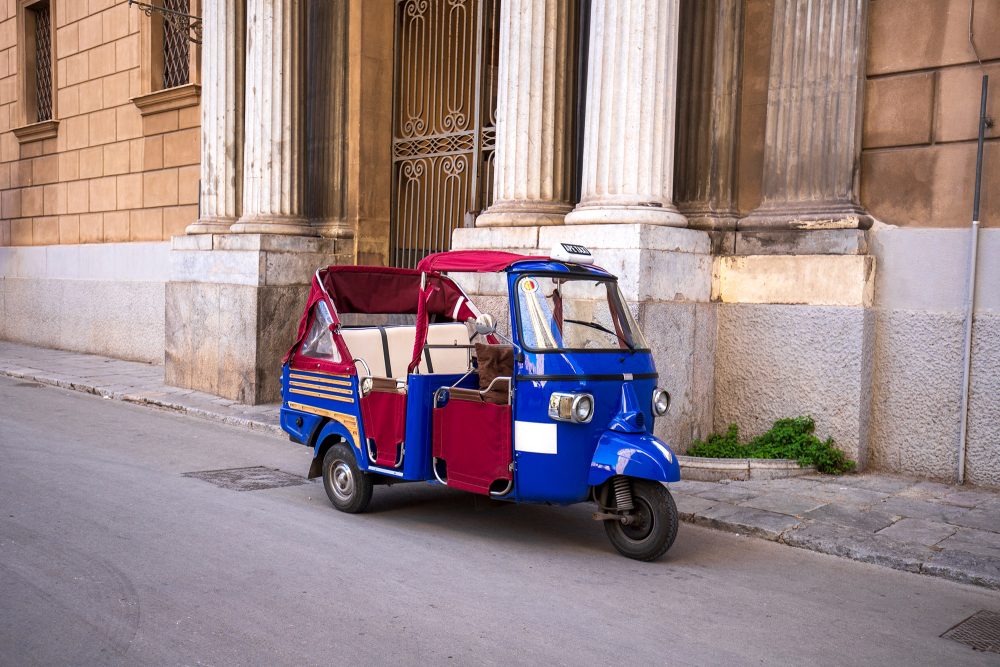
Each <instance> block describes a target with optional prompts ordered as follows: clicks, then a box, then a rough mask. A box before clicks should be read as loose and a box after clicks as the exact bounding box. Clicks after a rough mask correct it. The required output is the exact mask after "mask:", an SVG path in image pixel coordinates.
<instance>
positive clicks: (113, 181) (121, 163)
mask: <svg viewBox="0 0 1000 667" xmlns="http://www.w3.org/2000/svg"><path fill="white" fill-rule="evenodd" d="M51 6H52V19H53V22H54V25H53V28H54V30H53V67H52V70H53V76H54V78H55V86H54V89H55V90H54V109H53V117H54V119H56V120H57V121H58V124H57V126H56V127H55V129H54V130H53V131H52V132H50V134H51V136H48V138H43V139H35V140H30V141H28V140H25V139H22V140H21V141H19V140H18V138H17V137H16V136H15V134H14V133H13V132H12V130H13V129H15V128H19V127H24V126H26V125H30V124H31V122H30V121H31V119H28V118H26V117H25V113H24V110H23V108H22V107H23V100H21V99H20V98H21V97H23V96H22V94H21V89H20V87H19V86H20V85H21V84H20V83H19V79H18V76H17V64H18V62H19V49H20V48H21V47H22V45H21V44H19V41H20V40H21V36H20V35H19V29H18V20H17V11H16V7H17V2H16V0H4V1H3V2H0V54H2V57H0V245H4V246H8V245H15V246H22V245H51V244H74V243H110V242H123V241H160V240H165V239H169V238H170V237H171V236H172V235H174V234H180V233H183V231H184V228H185V226H187V225H188V224H190V223H191V222H193V221H194V220H195V219H196V218H197V215H198V206H197V204H198V171H199V167H198V163H199V147H200V137H199V122H200V120H199V107H198V86H197V76H198V71H197V66H196V61H197V56H194V57H193V59H194V61H195V62H194V64H193V65H192V69H191V78H192V83H191V84H190V85H188V86H181V87H179V88H175V89H170V90H169V91H158V90H157V88H158V87H159V85H158V83H157V80H156V73H155V72H154V71H152V70H151V68H150V56H149V53H148V51H149V48H148V47H145V48H144V46H143V44H144V40H147V41H148V40H149V38H150V31H152V30H154V29H155V26H153V25H152V24H151V21H152V19H150V18H149V17H146V16H145V15H143V14H142V12H141V11H140V10H139V9H138V8H135V7H129V6H128V5H127V4H126V3H124V2H113V1H112V0H91V1H90V2H86V1H84V0H53V1H52V2H51ZM197 10H198V2H197V0H192V12H193V13H198V11H197ZM192 52H193V53H195V54H196V53H197V49H196V47H194V46H193V45H192ZM159 84H160V85H162V80H161V81H160V82H159ZM140 107H141V108H140Z"/></svg>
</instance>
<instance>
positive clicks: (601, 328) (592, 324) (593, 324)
mask: <svg viewBox="0 0 1000 667" xmlns="http://www.w3.org/2000/svg"><path fill="white" fill-rule="evenodd" d="M563 321H564V322H572V323H573V324H582V325H583V326H585V327H590V328H591V329H597V330H598V331H603V332H604V333H608V334H611V335H612V336H614V337H615V338H617V339H618V340H620V341H621V342H623V343H625V344H626V345H628V349H630V350H635V348H634V347H633V346H632V343H630V342H628V341H627V340H625V339H624V338H622V337H621V336H619V335H618V333H617V332H615V331H612V330H611V329H608V328H607V327H605V326H604V325H602V324H598V323H597V322H584V321H583V320H571V319H569V318H568V317H567V318H565V319H564V320H563Z"/></svg>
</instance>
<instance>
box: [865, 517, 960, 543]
mask: <svg viewBox="0 0 1000 667" xmlns="http://www.w3.org/2000/svg"><path fill="white" fill-rule="evenodd" d="M957 530H958V529H957V528H955V526H949V525H948V524H945V523H938V522H937V521H928V520H926V519H900V520H899V521H897V522H896V523H894V524H892V525H891V526H889V527H887V528H883V529H882V530H880V531H879V532H878V534H879V535H882V536H885V537H889V538H891V539H894V540H897V541H899V542H913V543H914V544H922V545H924V546H926V547H931V546H934V545H935V544H937V543H938V542H940V541H941V540H943V539H945V538H948V537H951V536H952V535H954V534H955V532H956V531H957Z"/></svg>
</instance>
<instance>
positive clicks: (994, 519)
mask: <svg viewBox="0 0 1000 667" xmlns="http://www.w3.org/2000/svg"><path fill="white" fill-rule="evenodd" d="M942 507H946V509H945V513H944V516H945V521H947V522H948V523H950V524H953V525H955V526H963V527H965V528H978V529H980V530H988V531H991V532H994V533H1000V512H997V511H996V510H992V509H990V510H987V509H974V510H969V509H960V508H954V507H952V508H947V506H944V505H943V506H942Z"/></svg>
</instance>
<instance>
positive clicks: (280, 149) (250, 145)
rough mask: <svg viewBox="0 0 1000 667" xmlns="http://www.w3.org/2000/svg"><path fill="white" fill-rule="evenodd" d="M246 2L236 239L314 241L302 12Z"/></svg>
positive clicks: (275, 3) (289, 4)
mask: <svg viewBox="0 0 1000 667" xmlns="http://www.w3.org/2000/svg"><path fill="white" fill-rule="evenodd" d="M304 7H305V5H304V3H302V2H300V1H299V0H248V2H247V59H246V102H245V108H246V114H245V128H244V129H245V139H244V142H243V215H242V216H241V217H240V219H239V221H238V222H237V223H236V224H234V225H233V226H232V228H231V229H232V231H233V232H238V233H250V234H304V235H315V234H316V232H315V231H314V230H313V228H312V227H311V226H310V225H309V222H308V220H307V219H306V217H305V211H304V208H303V191H304V180H305V179H304V173H303V171H304V170H303V164H304V157H305V151H304V150H303V148H304V135H305V126H304V113H303V85H302V84H303V79H304V67H303V60H302V41H303V35H304V27H305V26H304V25H303V20H302V18H303V13H304V12H303V9H304Z"/></svg>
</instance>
